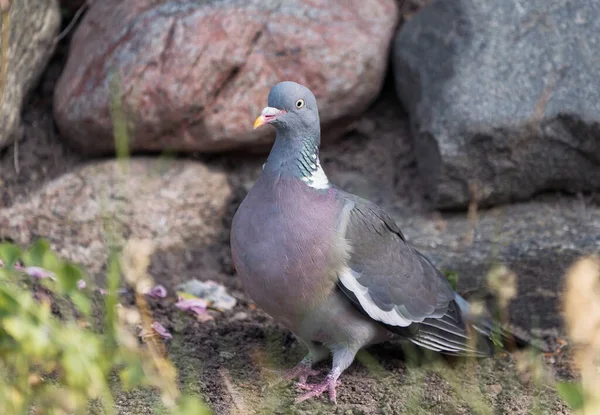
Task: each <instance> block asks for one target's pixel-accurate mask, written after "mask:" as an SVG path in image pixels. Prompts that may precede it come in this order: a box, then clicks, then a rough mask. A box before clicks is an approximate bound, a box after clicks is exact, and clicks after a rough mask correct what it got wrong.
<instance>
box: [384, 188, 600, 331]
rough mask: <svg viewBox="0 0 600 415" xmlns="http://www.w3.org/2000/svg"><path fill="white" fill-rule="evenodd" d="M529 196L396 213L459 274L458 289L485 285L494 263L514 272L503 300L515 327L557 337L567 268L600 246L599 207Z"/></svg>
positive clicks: (422, 245)
mask: <svg viewBox="0 0 600 415" xmlns="http://www.w3.org/2000/svg"><path fill="white" fill-rule="evenodd" d="M546 199H548V200H543V198H542V199H539V200H535V201H532V202H528V203H521V204H515V205H507V206H503V207H499V208H494V209H492V210H489V211H482V212H480V213H479V214H478V215H471V218H469V217H468V216H467V215H465V214H448V215H445V216H444V217H440V219H438V220H432V218H431V216H423V215H417V216H411V217H401V216H397V215H396V220H397V222H398V225H399V226H400V228H401V229H402V231H403V232H404V234H405V235H406V236H407V238H408V239H409V240H410V241H411V243H413V244H414V245H415V246H417V247H418V249H419V250H421V251H422V252H424V253H425V254H426V255H428V256H429V257H430V258H431V259H432V261H433V262H434V263H435V264H436V265H437V266H438V267H440V268H441V269H447V270H452V271H455V272H457V273H458V291H459V292H464V291H470V290H472V289H474V288H483V289H484V290H485V289H486V286H487V282H488V273H489V271H490V269H491V267H492V266H493V265H494V264H496V263H501V264H504V265H506V266H508V267H509V268H510V269H511V270H512V271H514V272H515V273H516V275H517V288H518V293H517V296H516V298H515V299H514V301H513V302H512V304H511V307H510V317H511V320H512V321H513V322H514V323H515V324H517V326H518V327H521V328H527V329H543V330H546V333H547V334H553V335H554V336H556V335H557V334H558V333H559V332H560V330H561V327H562V317H561V315H560V309H561V303H560V299H561V293H562V287H563V277H564V275H565V272H566V270H567V268H568V267H569V266H570V265H572V263H573V262H574V261H575V260H576V259H577V258H578V257H580V256H582V255H588V254H598V253H600V206H598V205H597V204H594V202H593V201H592V200H590V199H580V200H574V199H568V198H565V199H564V200H556V199H555V198H551V197H547V198H546Z"/></svg>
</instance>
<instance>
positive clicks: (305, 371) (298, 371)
mask: <svg viewBox="0 0 600 415" xmlns="http://www.w3.org/2000/svg"><path fill="white" fill-rule="evenodd" d="M318 374H319V371H318V370H312V368H311V365H310V364H309V363H305V362H304V361H302V362H300V363H298V364H297V365H296V366H295V367H294V368H293V369H290V370H286V372H285V374H284V375H283V378H284V379H285V380H294V379H298V381H299V382H300V384H305V383H306V379H307V378H308V377H309V376H316V375H318Z"/></svg>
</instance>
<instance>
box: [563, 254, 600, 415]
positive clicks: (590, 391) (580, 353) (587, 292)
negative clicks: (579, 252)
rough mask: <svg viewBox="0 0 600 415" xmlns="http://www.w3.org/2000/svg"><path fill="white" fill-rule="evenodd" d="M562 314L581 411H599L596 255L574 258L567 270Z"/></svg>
mask: <svg viewBox="0 0 600 415" xmlns="http://www.w3.org/2000/svg"><path fill="white" fill-rule="evenodd" d="M563 315H564V319H565V323H566V325H567V330H568V333H569V336H570V338H571V340H572V341H573V344H574V346H575V350H574V355H573V356H574V361H575V364H576V365H577V366H578V367H579V369H580V371H581V383H582V386H583V391H584V398H585V399H584V407H583V408H582V410H581V413H582V414H586V415H587V414H598V413H600V258H598V257H587V258H582V259H580V260H579V261H577V262H576V263H575V264H574V265H573V266H572V267H571V268H570V269H569V271H568V272H567V277H566V281H565V293H564V298H563Z"/></svg>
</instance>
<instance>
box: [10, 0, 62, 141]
mask: <svg viewBox="0 0 600 415" xmlns="http://www.w3.org/2000/svg"><path fill="white" fill-rule="evenodd" d="M2 3H5V2H2ZM9 3H10V8H9V11H8V18H9V20H8V21H9V24H8V30H7V31H6V32H5V30H4V29H5V28H2V31H3V32H5V33H7V34H8V37H7V38H6V44H7V45H8V46H9V47H8V48H6V50H3V49H2V48H3V43H4V42H2V41H0V54H1V55H0V126H2V128H0V149H2V148H4V147H6V146H8V145H9V144H11V143H12V142H13V141H15V140H16V139H18V138H19V136H20V134H21V108H22V106H23V102H24V100H25V99H26V98H27V95H28V94H29V93H30V92H31V90H32V88H33V87H34V86H35V84H36V82H37V81H38V79H39V77H40V75H41V74H42V72H43V70H44V68H45V67H46V64H47V63H48V60H49V59H50V56H51V55H52V52H53V51H54V46H55V44H54V39H55V36H56V35H57V32H58V29H59V27H60V10H59V7H58V2H57V1H56V0H17V1H10V2H9ZM1 26H2V25H1V24H0V27H1Z"/></svg>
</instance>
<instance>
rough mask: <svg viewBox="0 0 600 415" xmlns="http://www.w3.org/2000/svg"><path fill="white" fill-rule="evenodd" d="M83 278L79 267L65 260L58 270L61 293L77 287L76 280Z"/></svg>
mask: <svg viewBox="0 0 600 415" xmlns="http://www.w3.org/2000/svg"><path fill="white" fill-rule="evenodd" d="M82 278H83V272H82V271H81V269H80V268H79V267H78V266H76V265H74V264H71V263H69V262H65V263H64V264H63V266H62V269H61V270H60V271H59V272H58V279H59V281H60V285H61V290H62V292H63V293H71V292H73V291H75V290H76V289H77V281H79V280H80V279H82Z"/></svg>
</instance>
